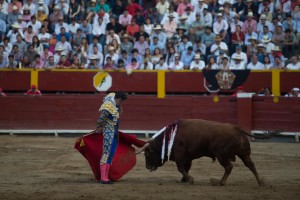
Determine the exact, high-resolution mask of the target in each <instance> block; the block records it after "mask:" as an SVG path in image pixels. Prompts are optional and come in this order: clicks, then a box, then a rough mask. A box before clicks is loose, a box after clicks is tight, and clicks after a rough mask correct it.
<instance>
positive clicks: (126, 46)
mask: <svg viewBox="0 0 300 200" xmlns="http://www.w3.org/2000/svg"><path fill="white" fill-rule="evenodd" d="M129 38H130V37H129V35H128V34H124V35H123V36H122V43H121V45H120V49H121V51H126V53H127V54H129V53H130V52H131V50H132V48H133V45H132V43H131V42H129Z"/></svg>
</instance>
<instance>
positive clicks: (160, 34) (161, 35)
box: [150, 25, 167, 44]
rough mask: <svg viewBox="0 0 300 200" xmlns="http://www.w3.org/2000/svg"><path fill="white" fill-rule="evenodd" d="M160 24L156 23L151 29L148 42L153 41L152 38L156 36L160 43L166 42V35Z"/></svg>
mask: <svg viewBox="0 0 300 200" xmlns="http://www.w3.org/2000/svg"><path fill="white" fill-rule="evenodd" d="M162 29H163V28H162V26H161V25H156V26H155V27H154V28H153V30H154V32H153V33H152V34H151V36H150V43H151V42H153V38H154V37H157V38H158V42H160V43H161V44H166V42H167V35H166V34H165V33H164V32H163V31H162Z"/></svg>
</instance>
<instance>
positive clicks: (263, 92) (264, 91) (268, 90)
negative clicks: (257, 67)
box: [257, 87, 273, 97]
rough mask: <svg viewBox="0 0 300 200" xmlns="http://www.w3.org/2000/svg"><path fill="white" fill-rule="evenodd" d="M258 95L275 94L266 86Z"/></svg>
mask: <svg viewBox="0 0 300 200" xmlns="http://www.w3.org/2000/svg"><path fill="white" fill-rule="evenodd" d="M257 96H265V97H268V96H273V95H272V93H271V90H270V88H269V87H264V88H262V89H261V90H260V91H259V92H258V93H257Z"/></svg>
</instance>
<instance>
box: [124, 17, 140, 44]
mask: <svg viewBox="0 0 300 200" xmlns="http://www.w3.org/2000/svg"><path fill="white" fill-rule="evenodd" d="M137 32H139V25H137V24H136V19H135V18H133V19H131V23H130V25H128V26H127V28H126V33H127V34H128V35H130V36H131V37H132V39H134V35H135V34H136V33H137Z"/></svg>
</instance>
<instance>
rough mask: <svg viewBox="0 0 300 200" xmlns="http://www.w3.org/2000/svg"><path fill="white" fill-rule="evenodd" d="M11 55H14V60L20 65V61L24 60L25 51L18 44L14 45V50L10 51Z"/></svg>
mask: <svg viewBox="0 0 300 200" xmlns="http://www.w3.org/2000/svg"><path fill="white" fill-rule="evenodd" d="M10 55H12V56H13V58H14V60H15V61H17V63H18V65H19V62H21V61H22V60H23V53H21V52H20V51H19V47H18V45H14V46H13V50H12V52H11V53H10Z"/></svg>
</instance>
